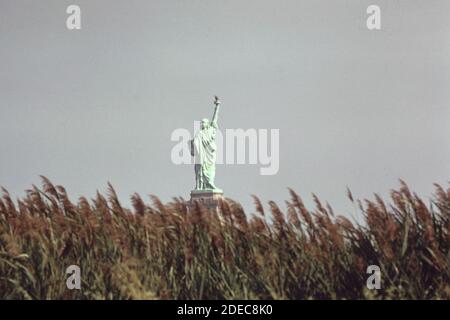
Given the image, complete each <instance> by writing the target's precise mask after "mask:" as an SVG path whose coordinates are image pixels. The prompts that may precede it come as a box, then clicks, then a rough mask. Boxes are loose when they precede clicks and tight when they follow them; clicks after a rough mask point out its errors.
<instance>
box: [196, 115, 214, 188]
mask: <svg viewBox="0 0 450 320" xmlns="http://www.w3.org/2000/svg"><path fill="white" fill-rule="evenodd" d="M216 131H217V124H216V123H214V122H212V123H211V124H209V125H208V127H207V128H204V129H202V130H200V131H199V132H198V133H197V134H196V136H195V137H194V140H193V142H192V144H193V146H192V147H193V151H194V152H193V153H194V157H195V175H196V180H197V182H196V189H203V190H204V189H216V187H215V185H214V176H215V172H216V168H215V163H216V150H217V145H216V141H215V140H216Z"/></svg>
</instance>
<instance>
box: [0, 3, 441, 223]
mask: <svg viewBox="0 0 450 320" xmlns="http://www.w3.org/2000/svg"><path fill="white" fill-rule="evenodd" d="M70 4H78V5H79V6H80V7H81V10H82V30H79V31H69V30H67V29H66V26H65V21H66V18H67V16H68V15H67V14H66V12H65V11H66V8H67V6H68V5H70ZM369 4H378V5H379V6H380V7H381V26H382V29H381V30H380V31H369V30H367V28H366V24H365V20H366V17H367V16H366V13H365V11H366V8H367V6H368V5H369ZM449 12H450V1H448V0H443V1H439V0H434V1H413V0H403V1H402V0H395V1H381V0H371V1H363V0H361V1H354V0H352V1H350V0H345V1H344V0H343V1H334V0H328V1H318V0H314V1H312V0H309V1H300V0H295V1H262V0H258V1H235V0H231V1H230V0H228V1H225V0H221V1H217V0H216V1H206V0H202V1H198V0H197V1H191V0H189V1H188V0H184V1H148V0H142V1H111V0H109V1H106V0H105V1H99V0H95V1H93V0H89V1H87V0H77V1H62V0H54V1H48V0H42V1H31V0H30V1H23V0H14V1H12V0H0V42H1V43H2V46H1V48H0V97H1V101H0V134H1V137H2V138H1V140H0V150H1V157H0V185H2V186H5V187H6V188H7V189H8V190H10V192H11V193H12V194H14V195H15V196H21V195H23V194H24V190H25V189H27V188H29V187H30V186H31V184H32V183H35V184H39V183H40V182H39V181H40V180H39V178H38V175H40V174H43V175H45V176H47V177H49V178H50V179H51V180H52V181H53V182H54V183H57V184H62V185H63V186H65V187H66V189H67V190H68V191H69V193H70V195H72V197H73V198H74V199H76V197H78V196H80V195H85V196H87V197H93V196H94V195H95V191H96V190H97V189H99V190H100V191H104V190H105V189H106V182H107V181H111V183H112V184H113V185H114V186H115V188H116V189H117V192H118V194H119V196H120V197H121V199H122V200H123V202H124V203H125V204H128V203H129V201H128V198H129V196H130V195H131V194H132V193H133V192H138V193H140V194H141V195H143V196H145V195H147V194H150V193H152V194H156V195H158V196H160V197H161V198H162V200H164V201H167V200H169V199H170V198H171V197H172V196H183V197H185V198H188V197H189V192H190V190H191V189H192V187H193V186H194V174H193V168H192V166H187V165H185V166H175V165H174V164H172V162H171V159H170V152H171V149H172V147H173V146H174V145H175V143H174V142H171V141H170V135H171V133H172V131H173V130H174V129H176V128H182V127H184V128H188V129H190V130H192V126H193V120H196V119H200V118H203V117H211V115H212V110H213V108H212V104H211V102H212V96H213V95H214V94H217V95H219V96H220V97H221V98H222V102H223V103H222V109H221V114H220V119H219V124H220V126H221V128H223V129H224V128H265V129H270V128H278V129H280V170H279V172H278V174H277V175H274V176H261V175H260V174H259V168H260V167H259V166H255V165H219V166H218V167H217V169H216V171H217V173H216V184H217V185H218V186H219V187H221V188H222V189H223V190H224V191H225V195H226V196H229V197H231V198H233V199H235V200H238V201H240V202H241V203H243V204H244V206H245V207H247V208H251V210H253V205H252V200H251V198H250V194H256V195H258V196H260V197H261V199H262V200H264V201H268V200H275V201H277V202H278V203H280V204H283V201H284V200H286V199H288V192H287V189H286V188H287V187H288V186H289V187H292V188H294V189H295V190H297V191H298V192H299V193H300V194H301V195H302V196H303V197H304V198H305V200H307V203H311V201H310V198H311V197H310V194H311V193H312V192H314V193H316V194H318V195H319V197H320V198H321V199H322V200H327V201H329V202H330V203H331V205H332V206H333V207H334V208H335V210H336V211H337V213H344V214H346V213H348V212H351V210H350V209H351V208H352V207H351V206H350V205H349V201H348V200H347V198H346V196H345V190H346V186H349V187H350V188H351V190H352V191H353V193H354V195H355V196H357V197H371V195H372V194H373V192H378V193H380V194H382V195H387V194H388V192H389V190H390V189H391V188H393V187H396V186H397V185H398V178H402V179H404V180H406V181H407V182H408V183H409V185H410V186H411V187H412V188H413V189H414V190H416V191H418V192H419V194H422V195H425V196H428V195H429V194H430V193H431V191H432V190H433V186H432V183H433V182H438V183H441V184H443V185H446V183H447V181H449V178H450V175H449V173H450V108H449V102H450V90H449V87H450V37H449V36H450V19H449V17H448V14H449ZM251 210H250V211H251Z"/></svg>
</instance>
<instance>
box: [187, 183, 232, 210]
mask: <svg viewBox="0 0 450 320" xmlns="http://www.w3.org/2000/svg"><path fill="white" fill-rule="evenodd" d="M220 200H224V197H223V191H222V190H220V189H214V190H192V191H191V200H190V201H189V206H190V207H191V208H192V207H194V206H195V202H196V201H198V202H199V203H201V204H202V205H203V206H204V207H206V208H208V209H209V210H213V211H215V212H217V213H218V214H220V206H219V201H220Z"/></svg>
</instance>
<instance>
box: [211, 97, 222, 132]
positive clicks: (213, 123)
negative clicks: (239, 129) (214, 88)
mask: <svg viewBox="0 0 450 320" xmlns="http://www.w3.org/2000/svg"><path fill="white" fill-rule="evenodd" d="M214 104H215V105H216V106H215V107H214V114H213V117H212V120H211V126H213V127H214V128H216V129H217V127H218V126H217V120H218V118H219V108H220V101H219V98H218V97H217V96H214Z"/></svg>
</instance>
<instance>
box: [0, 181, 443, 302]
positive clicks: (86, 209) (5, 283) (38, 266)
mask: <svg viewBox="0 0 450 320" xmlns="http://www.w3.org/2000/svg"><path fill="white" fill-rule="evenodd" d="M42 181H43V187H42V188H41V189H40V188H38V187H36V186H33V187H32V188H31V189H30V190H27V191H26V196H25V197H23V198H22V199H18V200H16V201H14V200H13V199H11V196H10V194H9V193H8V191H7V190H5V189H2V191H3V196H2V197H1V200H0V298H1V299H391V298H392V299H405V298H406V299H449V298H450V281H449V275H450V263H449V262H450V256H449V244H450V188H449V189H447V190H445V189H444V188H442V187H441V186H439V185H436V186H435V187H436V189H435V193H434V195H433V200H432V201H431V203H429V204H426V203H425V202H424V201H423V200H422V199H420V198H419V197H418V196H417V195H416V194H414V193H413V192H411V191H410V190H409V188H408V187H407V185H406V184H405V183H404V182H401V184H400V187H399V189H398V190H394V191H392V193H391V199H390V200H389V202H385V201H384V200H383V199H381V198H380V197H379V196H377V195H375V198H374V200H364V201H360V200H356V199H354V198H353V196H352V194H351V192H350V191H349V192H348V197H349V199H350V201H352V202H354V204H355V206H356V207H357V208H358V210H359V212H360V214H361V215H362V216H363V217H364V221H365V222H364V223H361V224H358V223H355V222H351V221H350V220H348V219H347V218H345V217H344V216H336V215H335V213H334V212H333V210H332V208H331V207H330V206H328V205H324V204H323V203H322V202H321V201H320V200H319V199H318V198H317V197H315V196H314V201H315V204H316V206H315V208H314V209H308V208H306V206H305V205H304V202H303V200H302V198H301V197H300V196H299V195H298V194H297V193H295V192H294V191H293V190H290V200H289V201H287V202H286V204H287V212H282V210H281V209H280V208H279V207H278V206H277V204H276V203H274V202H269V204H268V206H267V207H266V208H265V207H264V206H263V205H262V203H261V201H260V200H259V199H258V198H257V197H254V200H255V208H256V210H255V213H254V214H246V213H244V210H243V209H242V207H241V206H240V205H239V204H237V203H235V202H233V201H231V200H230V201H224V202H222V203H221V211H222V215H223V216H222V217H219V216H218V215H217V214H216V213H213V212H209V211H207V210H206V209H205V208H203V207H201V206H200V205H197V206H196V207H195V208H194V209H193V210H190V211H188V210H189V209H188V206H187V205H186V203H185V201H184V200H183V199H181V198H174V199H173V201H172V202H171V203H168V204H163V203H161V201H160V200H159V199H158V198H157V197H154V196H151V202H150V203H148V202H145V201H144V200H143V199H142V198H141V197H140V196H139V195H138V194H134V195H133V196H132V197H131V201H132V207H133V208H132V210H131V209H127V208H125V207H123V206H122V205H121V203H120V202H119V200H118V197H117V195H116V192H115V191H114V189H113V187H112V186H111V185H109V188H108V190H109V191H108V193H107V195H106V196H104V195H102V194H100V193H97V195H96V197H95V198H94V199H93V200H88V199H86V198H84V197H81V198H80V199H79V200H78V202H77V203H74V202H72V201H71V200H70V199H69V197H68V195H67V192H66V190H65V189H64V188H63V187H62V186H54V185H53V184H52V183H51V182H50V181H49V180H48V179H47V178H45V177H42ZM73 264H76V265H79V266H80V268H81V279H82V288H81V290H68V289H67V287H66V279H67V277H68V275H67V274H66V273H65V270H66V268H67V267H68V266H69V265H73ZM369 265H378V266H379V267H380V269H381V285H382V287H381V289H380V290H369V289H367V287H366V280H367V278H368V276H369V275H368V274H367V273H366V269H367V267H368V266H369Z"/></svg>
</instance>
